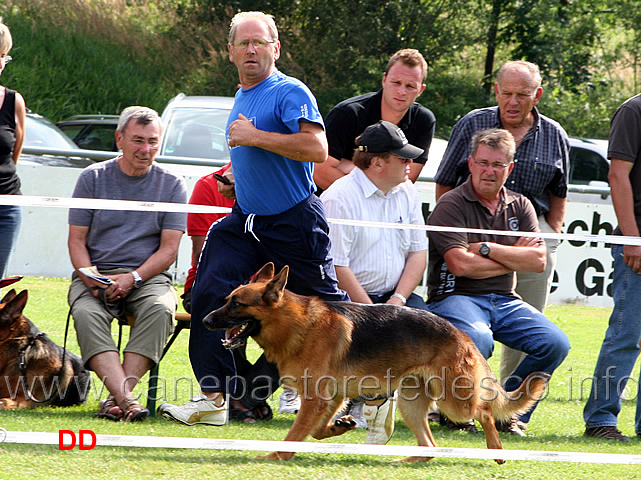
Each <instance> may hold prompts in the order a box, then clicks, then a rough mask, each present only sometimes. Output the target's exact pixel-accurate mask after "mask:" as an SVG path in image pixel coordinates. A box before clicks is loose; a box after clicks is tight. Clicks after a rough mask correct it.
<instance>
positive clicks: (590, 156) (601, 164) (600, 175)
mask: <svg viewBox="0 0 641 480" xmlns="http://www.w3.org/2000/svg"><path fill="white" fill-rule="evenodd" d="M609 171H610V160H608V141H607V140H598V139H589V138H578V137H570V184H571V185H590V186H593V187H598V186H603V187H607V186H608V185H609V183H608V173H609Z"/></svg>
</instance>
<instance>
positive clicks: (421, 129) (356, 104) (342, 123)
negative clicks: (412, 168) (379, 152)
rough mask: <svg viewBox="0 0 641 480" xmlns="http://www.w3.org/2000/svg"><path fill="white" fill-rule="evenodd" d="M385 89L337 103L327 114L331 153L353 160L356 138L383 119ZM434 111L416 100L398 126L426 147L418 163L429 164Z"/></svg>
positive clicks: (337, 157)
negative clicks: (428, 155) (382, 106)
mask: <svg viewBox="0 0 641 480" xmlns="http://www.w3.org/2000/svg"><path fill="white" fill-rule="evenodd" d="M382 98H383V90H382V89H381V90H379V91H378V92H373V93H367V94H365V95H360V96H358V97H353V98H348V99H347V100H343V101H342V102H341V103H339V104H338V105H336V106H335V107H334V108H332V110H331V111H330V112H329V114H328V115H327V119H326V121H325V130H326V132H327V140H328V142H329V155H330V156H332V157H334V158H336V159H337V160H340V159H342V158H346V159H350V160H351V158H352V155H353V154H354V149H355V148H356V143H354V140H356V137H358V136H359V135H360V134H361V133H363V132H364V131H365V129H366V128H367V127H369V126H370V125H373V124H375V123H376V122H378V121H379V120H381V101H382ZM435 125H436V119H435V117H434V114H433V113H432V112H431V111H430V110H429V109H427V108H425V107H424V106H423V105H421V104H420V103H416V102H414V103H413V104H412V106H411V107H410V109H409V110H408V111H407V113H406V114H405V116H404V117H403V119H402V120H401V122H400V123H399V124H398V126H399V127H400V128H401V130H403V133H405V136H406V137H407V141H408V142H409V143H410V144H412V145H414V146H415V147H419V148H422V149H423V150H425V151H424V152H423V154H422V155H421V156H420V157H418V158H416V159H415V160H414V161H415V162H416V163H420V164H423V165H424V164H425V162H427V154H428V151H429V148H430V144H431V143H432V137H433V136H434V126H435Z"/></svg>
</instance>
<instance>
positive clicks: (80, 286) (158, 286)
mask: <svg viewBox="0 0 641 480" xmlns="http://www.w3.org/2000/svg"><path fill="white" fill-rule="evenodd" d="M127 271H130V270H127V269H117V270H109V271H103V272H101V273H103V274H107V275H109V274H115V273H124V272H127ZM67 298H68V301H69V305H71V315H72V316H73V320H74V327H75V329H76V337H77V339H78V345H79V346H80V352H81V354H82V360H83V362H84V364H85V367H86V368H89V365H88V362H89V360H90V359H91V358H92V357H93V356H94V355H97V354H99V353H103V352H110V351H114V352H117V351H118V347H117V346H116V343H115V341H114V339H113V336H112V334H111V325H112V322H113V320H114V318H113V315H112V314H110V313H109V312H108V311H107V309H106V308H105V306H104V304H103V303H102V301H101V300H100V299H99V298H96V297H94V296H93V295H92V294H91V292H90V291H89V289H88V288H87V286H86V285H85V284H84V283H83V281H82V279H81V278H80V277H79V276H78V275H77V274H76V273H74V274H73V276H72V282H71V286H70V287H69V293H68V296H67ZM176 305H177V297H176V290H175V289H174V287H173V285H172V284H171V277H170V276H169V275H168V274H166V273H161V274H159V275H156V276H154V277H152V278H150V279H148V280H146V281H145V282H144V283H143V285H142V286H141V287H140V288H136V289H133V290H132V291H131V293H130V294H129V295H128V296H127V297H126V298H125V309H126V311H127V312H129V313H131V314H132V315H133V316H134V317H135V319H136V321H135V324H134V326H133V327H131V329H130V332H129V341H128V342H127V345H126V346H125V349H124V352H125V353H137V354H139V355H143V356H145V357H147V358H149V359H150V360H151V361H152V362H153V363H154V365H156V364H157V363H158V362H159V361H160V356H161V355H162V351H163V348H164V347H165V344H166V343H167V338H169V335H171V332H172V331H173V329H174V317H175V314H176Z"/></svg>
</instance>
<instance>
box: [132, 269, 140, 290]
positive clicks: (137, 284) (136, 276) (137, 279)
mask: <svg viewBox="0 0 641 480" xmlns="http://www.w3.org/2000/svg"><path fill="white" fill-rule="evenodd" d="M131 274H132V275H133V276H134V288H140V287H142V278H141V277H140V274H139V273H138V272H137V271H135V270H134V271H133V272H131Z"/></svg>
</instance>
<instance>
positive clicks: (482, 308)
mask: <svg viewBox="0 0 641 480" xmlns="http://www.w3.org/2000/svg"><path fill="white" fill-rule="evenodd" d="M428 307H429V310H430V311H431V312H432V313H435V314H437V315H439V316H441V317H443V318H446V319H447V320H449V321H450V322H452V324H454V326H455V327H457V328H459V329H460V330H463V331H464V332H465V333H467V334H468V335H469V337H470V338H471V339H472V340H473V341H474V343H475V344H476V346H477V347H478V349H479V350H480V351H481V354H482V355H483V356H484V357H485V358H490V357H491V356H492V352H493V351H494V341H495V340H496V341H497V342H500V343H502V344H503V345H507V346H508V347H510V348H513V349H515V350H520V351H521V352H525V353H527V357H525V359H524V360H523V361H522V362H521V363H520V364H519V365H518V367H516V370H515V371H514V373H513V374H512V375H511V376H510V377H509V378H508V379H507V380H506V381H505V385H504V388H505V390H506V391H508V392H511V391H513V390H516V389H517V388H518V387H519V386H520V385H521V383H522V382H523V380H524V379H525V378H526V377H527V376H528V375H529V374H530V373H533V372H546V373H549V374H550V375H551V374H552V373H553V372H554V370H555V369H556V368H557V367H558V366H559V365H561V363H562V362H563V360H564V359H565V357H566V356H567V354H568V352H569V350H570V341H569V340H568V337H567V336H566V335H565V333H563V331H562V330H561V329H560V328H559V327H557V326H556V325H555V324H554V323H552V322H551V321H549V320H548V319H547V318H545V316H544V315H543V314H542V313H540V312H539V311H538V310H536V309H535V308H533V307H531V306H530V305H528V304H527V303H525V302H523V301H522V300H519V299H517V298H512V297H505V296H502V295H495V294H490V295H450V296H449V297H446V298H444V299H443V300H440V301H436V302H433V303H430V304H429V305H428ZM533 411H534V408H533V409H532V410H530V411H529V412H528V413H526V414H524V415H522V416H521V417H520V420H521V421H523V422H525V423H527V422H529V420H530V417H531V416H532V412H533Z"/></svg>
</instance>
